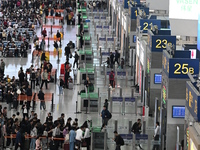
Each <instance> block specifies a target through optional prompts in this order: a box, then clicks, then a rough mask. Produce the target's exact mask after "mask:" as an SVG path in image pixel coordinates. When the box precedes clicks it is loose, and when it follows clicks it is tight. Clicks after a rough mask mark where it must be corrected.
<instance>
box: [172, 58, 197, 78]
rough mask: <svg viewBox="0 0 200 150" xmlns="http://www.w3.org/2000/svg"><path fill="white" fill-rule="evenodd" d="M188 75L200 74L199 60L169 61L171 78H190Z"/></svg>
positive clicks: (178, 59) (179, 59) (173, 59)
mask: <svg viewBox="0 0 200 150" xmlns="http://www.w3.org/2000/svg"><path fill="white" fill-rule="evenodd" d="M187 73H191V74H192V75H193V74H199V60H198V59H184V58H183V59H181V58H177V59H176V58H172V59H169V78H188V75H187Z"/></svg>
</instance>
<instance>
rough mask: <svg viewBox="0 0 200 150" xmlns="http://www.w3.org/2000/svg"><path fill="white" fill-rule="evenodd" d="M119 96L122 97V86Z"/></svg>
mask: <svg viewBox="0 0 200 150" xmlns="http://www.w3.org/2000/svg"><path fill="white" fill-rule="evenodd" d="M119 96H120V97H122V88H121V87H120V90H119Z"/></svg>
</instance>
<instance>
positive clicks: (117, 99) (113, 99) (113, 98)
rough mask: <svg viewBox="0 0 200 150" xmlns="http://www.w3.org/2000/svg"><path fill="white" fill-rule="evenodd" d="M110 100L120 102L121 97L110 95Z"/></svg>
mask: <svg viewBox="0 0 200 150" xmlns="http://www.w3.org/2000/svg"><path fill="white" fill-rule="evenodd" d="M112 101H116V102H122V101H123V97H112Z"/></svg>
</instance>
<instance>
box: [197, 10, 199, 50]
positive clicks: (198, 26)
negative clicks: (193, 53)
mask: <svg viewBox="0 0 200 150" xmlns="http://www.w3.org/2000/svg"><path fill="white" fill-rule="evenodd" d="M197 32H198V33H197V49H198V50H199V51H200V12H199V13H198V30H197Z"/></svg>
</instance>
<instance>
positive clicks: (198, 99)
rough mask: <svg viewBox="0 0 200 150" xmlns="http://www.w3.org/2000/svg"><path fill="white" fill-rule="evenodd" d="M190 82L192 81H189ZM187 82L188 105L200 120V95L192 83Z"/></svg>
mask: <svg viewBox="0 0 200 150" xmlns="http://www.w3.org/2000/svg"><path fill="white" fill-rule="evenodd" d="M189 83H190V82H189ZM189 83H188V82H186V107H187V108H188V110H189V111H190V113H191V115H192V116H193V117H194V119H195V120H196V121H197V122H199V121H200V96H199V95H197V94H196V92H195V91H194V89H193V88H191V86H192V84H189Z"/></svg>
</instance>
